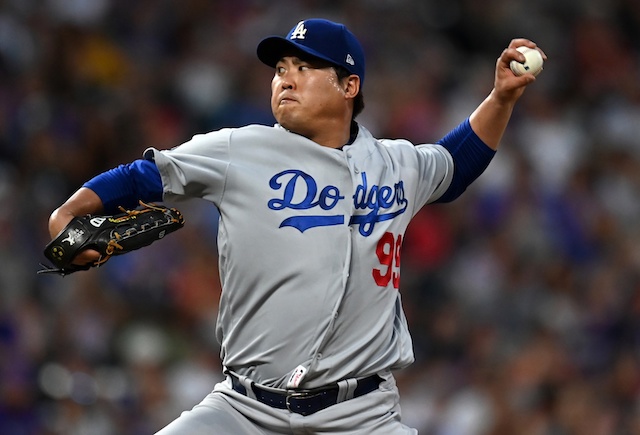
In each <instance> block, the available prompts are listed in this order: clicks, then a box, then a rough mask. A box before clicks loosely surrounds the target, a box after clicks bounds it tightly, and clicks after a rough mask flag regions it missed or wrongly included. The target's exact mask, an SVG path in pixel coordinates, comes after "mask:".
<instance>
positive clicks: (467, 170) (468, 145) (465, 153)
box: [435, 118, 496, 202]
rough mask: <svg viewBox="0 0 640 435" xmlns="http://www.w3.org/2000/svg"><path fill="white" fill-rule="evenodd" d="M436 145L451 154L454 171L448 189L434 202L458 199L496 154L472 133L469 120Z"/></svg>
mask: <svg viewBox="0 0 640 435" xmlns="http://www.w3.org/2000/svg"><path fill="white" fill-rule="evenodd" d="M437 143H438V144H440V145H442V146H443V147H445V148H446V149H447V150H448V151H449V153H450V154H451V157H452V158H453V167H454V170H453V179H452V180H451V184H450V185H449V188H448V189H447V190H446V191H445V192H444V194H443V195H442V196H441V197H440V198H438V199H437V200H436V201H435V202H450V201H453V200H454V199H456V198H457V197H459V196H460V195H461V194H462V192H464V191H465V190H466V189H467V187H468V186H469V185H470V184H471V183H472V182H473V181H474V180H475V179H476V178H478V177H479V176H480V174H482V173H483V172H484V170H485V169H487V166H489V163H491V160H492V159H493V156H494V155H495V154H496V152H495V151H494V150H493V149H491V148H489V147H488V146H487V145H486V144H485V143H484V142H483V141H482V139H480V138H479V137H478V135H477V134H476V133H475V132H474V131H473V129H472V128H471V124H470V123H469V118H467V119H466V120H464V121H463V122H462V123H461V124H460V125H458V126H457V127H456V128H454V129H453V130H451V131H450V132H449V133H447V135H446V136H445V137H443V138H442V139H440V140H439V141H438V142H437Z"/></svg>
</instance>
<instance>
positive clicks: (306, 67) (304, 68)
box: [298, 65, 310, 71]
mask: <svg viewBox="0 0 640 435" xmlns="http://www.w3.org/2000/svg"><path fill="white" fill-rule="evenodd" d="M309 68H310V67H309V65H300V66H299V67H298V71H306V70H308V69H309Z"/></svg>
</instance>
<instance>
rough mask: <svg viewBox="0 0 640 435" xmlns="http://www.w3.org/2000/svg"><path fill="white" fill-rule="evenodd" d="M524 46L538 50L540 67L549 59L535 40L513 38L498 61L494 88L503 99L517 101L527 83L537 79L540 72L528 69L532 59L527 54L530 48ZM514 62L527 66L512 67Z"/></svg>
mask: <svg viewBox="0 0 640 435" xmlns="http://www.w3.org/2000/svg"><path fill="white" fill-rule="evenodd" d="M523 47H526V48H528V49H532V50H536V51H537V52H538V53H539V54H540V57H541V59H542V60H541V61H540V67H542V63H544V62H545V61H546V60H547V56H546V54H545V53H544V51H542V50H541V49H540V48H539V47H538V46H537V44H536V43H535V42H533V41H531V40H529V39H525V38H516V39H512V40H511V42H510V43H509V46H508V47H507V48H505V49H504V50H503V51H502V53H501V54H500V57H498V60H497V61H496V74H495V83H494V88H495V91H496V96H497V97H498V98H500V99H501V100H503V101H507V102H515V101H516V100H517V99H518V98H520V96H521V95H522V93H523V92H524V90H525V88H526V87H527V85H529V84H531V83H533V82H534V81H535V80H536V75H537V73H539V71H535V70H531V71H527V70H526V68H527V66H528V64H527V61H529V62H530V61H531V59H528V56H530V55H527V54H526V51H528V50H526V49H524V48H523ZM523 52H525V53H523ZM512 62H516V63H517V64H518V65H519V66H523V65H524V66H525V68H512V66H511V65H512ZM514 71H515V72H514ZM534 73H535V74H534Z"/></svg>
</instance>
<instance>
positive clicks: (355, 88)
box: [344, 74, 360, 98]
mask: <svg viewBox="0 0 640 435" xmlns="http://www.w3.org/2000/svg"><path fill="white" fill-rule="evenodd" d="M344 84H345V86H344V94H345V96H346V97H349V98H355V97H356V95H358V92H360V77H358V76H357V75H355V74H351V75H350V76H349V77H347V78H346V79H345V82H344Z"/></svg>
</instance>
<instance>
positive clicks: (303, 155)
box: [145, 125, 453, 388]
mask: <svg viewBox="0 0 640 435" xmlns="http://www.w3.org/2000/svg"><path fill="white" fill-rule="evenodd" d="M145 156H146V157H147V158H153V159H154V160H155V162H156V164H157V166H158V168H159V171H160V174H161V176H162V182H163V188H164V194H165V200H175V199H177V198H178V197H184V196H186V197H199V198H203V199H205V200H208V201H211V202H212V203H213V204H215V205H216V206H217V207H218V209H219V211H220V222H219V232H218V249H219V259H220V260H219V261H220V265H219V266H220V276H221V281H222V296H221V300H220V311H219V313H218V321H217V331H216V332H217V337H218V339H219V340H220V343H221V356H222V360H223V364H224V366H225V368H228V369H231V370H233V371H235V372H236V373H238V374H240V375H244V376H247V377H249V378H250V379H252V380H253V381H255V382H257V383H259V384H263V385H267V386H271V387H277V388H285V387H300V388H315V387H321V386H324V385H328V384H331V383H333V382H337V381H339V380H341V379H346V378H353V377H361V376H367V375H370V374H373V373H377V372H380V371H385V370H389V369H392V370H393V369H399V368H402V367H405V366H407V365H409V364H410V363H411V362H413V358H414V357H413V351H412V343H411V338H410V335H409V331H408V328H407V323H406V319H405V316H404V313H403V310H402V306H401V297H400V293H399V271H400V249H401V245H402V237H403V235H404V233H405V230H406V228H407V225H408V224H409V221H410V219H411V218H412V216H413V215H414V214H415V213H416V212H417V211H418V210H419V209H420V208H421V207H422V206H423V205H424V204H426V203H428V202H430V201H433V200H435V199H437V198H438V197H439V196H441V195H442V193H443V192H444V191H445V190H446V189H447V187H448V186H449V184H450V182H451V177H452V174H453V161H452V159H451V156H450V154H449V153H448V152H447V151H446V150H445V149H444V148H443V147H441V146H439V145H427V144H425V145H418V146H414V145H413V144H411V143H409V142H407V141H405V140H378V139H375V138H374V137H373V136H372V135H371V133H370V132H369V131H367V130H366V129H365V128H363V127H362V126H360V127H359V133H358V135H357V138H356V140H355V141H354V142H353V143H352V144H351V145H347V146H345V147H344V148H343V149H332V148H327V147H323V146H320V145H318V144H317V143H315V142H312V141H311V140H309V139H307V138H305V137H303V136H300V135H297V134H294V133H291V132H289V131H287V130H285V129H283V128H282V127H280V126H278V125H276V126H275V127H268V126H259V125H251V126H247V127H243V128H237V129H223V130H220V131H215V132H211V133H208V134H202V135H196V136H194V137H193V138H192V139H191V140H190V141H188V142H186V143H184V144H182V145H180V146H178V147H176V148H173V149H171V150H164V151H159V150H156V149H153V148H150V149H148V150H147V151H145Z"/></svg>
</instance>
